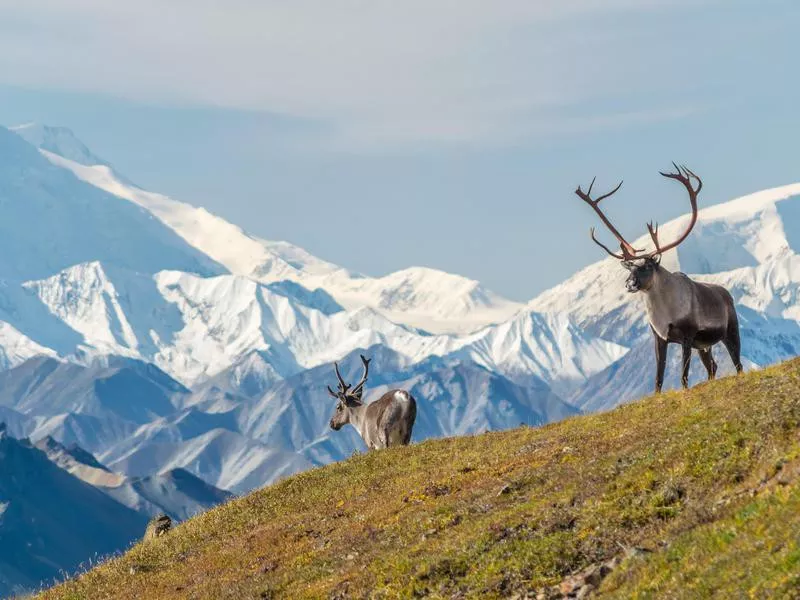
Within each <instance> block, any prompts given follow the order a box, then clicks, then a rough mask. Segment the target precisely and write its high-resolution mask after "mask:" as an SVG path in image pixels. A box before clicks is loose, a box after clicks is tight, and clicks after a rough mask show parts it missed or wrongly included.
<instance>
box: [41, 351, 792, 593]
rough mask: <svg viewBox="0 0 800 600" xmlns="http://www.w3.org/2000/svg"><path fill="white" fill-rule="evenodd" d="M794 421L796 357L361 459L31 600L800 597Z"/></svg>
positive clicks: (253, 500) (223, 512) (259, 495)
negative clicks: (622, 401)
mask: <svg viewBox="0 0 800 600" xmlns="http://www.w3.org/2000/svg"><path fill="white" fill-rule="evenodd" d="M799 424H800V361H793V362H790V363H786V364H784V365H780V366H778V367H775V368H771V369H768V370H765V371H761V372H757V373H751V374H748V375H744V376H740V377H731V378H726V379H723V380H720V381H717V382H715V383H712V384H703V385H700V386H697V387H695V388H694V389H692V390H690V391H689V392H687V393H684V392H673V393H667V394H664V395H661V396H659V397H653V398H647V399H644V400H641V401H639V402H635V403H633V404H630V405H627V406H624V407H622V408H620V409H617V410H615V411H613V412H610V413H607V414H602V415H596V416H588V417H577V418H572V419H569V420H567V421H564V422H561V423H557V424H554V425H551V426H548V427H544V428H541V429H531V428H521V429H517V430H514V431H508V432H503V433H488V434H485V435H479V436H474V437H466V438H457V439H446V440H436V441H429V442H425V443H423V444H419V445H415V446H412V447H409V448H401V449H396V450H389V451H381V452H373V453H370V454H365V455H359V456H356V457H354V458H352V459H351V460H348V461H346V462H343V463H340V464H335V465H331V466H328V467H325V468H322V469H316V470H314V471H311V472H307V473H303V474H301V475H298V476H295V477H292V478H290V479H287V480H284V481H283V482H281V483H278V484H277V485H273V486H271V487H269V488H266V489H264V490H261V491H259V492H256V493H254V494H252V495H250V496H247V497H245V498H242V499H239V500H236V501H234V502H231V503H229V504H227V505H225V506H222V507H219V508H217V509H215V510H212V511H210V512H208V513H206V514H204V515H202V516H200V517H198V518H195V519H193V520H191V521H189V522H188V523H186V524H184V525H182V526H180V527H178V528H177V529H175V530H174V531H173V532H172V533H170V534H169V535H167V536H165V537H162V538H159V539H157V540H154V541H151V542H148V543H145V544H140V545H138V546H136V547H135V548H133V549H132V550H131V551H130V552H129V553H128V554H126V555H125V556H124V557H122V558H119V559H116V560H113V561H111V562H109V563H107V564H105V565H102V566H100V567H99V568H96V569H95V570H93V571H91V572H89V573H88V574H85V575H83V576H81V577H80V578H78V579H77V580H74V581H70V582H68V583H66V584H64V585H62V586H60V587H57V588H55V589H53V590H50V591H47V592H45V593H44V594H42V595H41V597H42V598H71V599H84V598H85V599H87V600H88V599H91V600H97V599H100V598H112V597H113V598H215V599H216V598H237V599H238V598H350V597H353V598H360V597H366V596H368V597H374V598H413V597H426V598H474V597H478V598H508V597H517V598H526V597H530V598H536V597H537V596H538V597H540V598H551V597H559V592H558V590H563V591H567V590H569V589H570V588H572V587H574V586H575V585H578V586H579V585H580V584H585V583H590V584H596V585H597V586H599V587H598V588H597V589H596V590H595V591H594V593H595V594H596V595H597V596H598V597H608V598H675V597H678V598H684V597H688V598H693V597H700V598H705V597H710V596H716V597H719V598H726V599H728V598H739V597H749V598H766V597H781V598H800V592H798V589H799V586H800V478H799V477H798V476H799V475H800V429H799V428H798V426H799ZM609 570H610V574H608V575H607V576H606V572H607V571H609ZM576 574H579V575H578V576H577V577H576V576H575V575H576ZM576 582H577V584H576ZM575 589H576V591H577V590H578V589H580V588H579V587H578V588H575ZM590 589H591V588H590V587H586V590H585V591H584V592H583V593H586V592H588V591H589V590H590Z"/></svg>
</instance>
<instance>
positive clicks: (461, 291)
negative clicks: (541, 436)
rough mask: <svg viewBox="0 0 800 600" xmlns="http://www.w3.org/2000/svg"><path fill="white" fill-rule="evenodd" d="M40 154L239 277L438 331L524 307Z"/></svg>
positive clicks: (464, 282) (451, 279)
mask: <svg viewBox="0 0 800 600" xmlns="http://www.w3.org/2000/svg"><path fill="white" fill-rule="evenodd" d="M42 154H43V155H44V156H45V157H46V158H47V159H48V160H50V162H52V163H53V164H54V165H57V166H59V167H62V168H64V169H67V170H69V171H70V172H72V173H73V174H74V175H75V176H77V177H78V178H79V179H81V180H82V181H85V182H87V183H89V184H91V185H93V186H95V187H98V188H100V189H102V190H104V191H106V192H108V193H110V194H114V195H115V196H118V197H120V198H124V199H125V200H128V201H130V202H132V203H134V204H136V205H138V206H141V207H142V208H144V209H146V210H148V211H149V212H151V213H152V214H153V215H154V216H155V217H157V218H158V219H159V220H161V221H162V222H163V223H164V224H165V225H166V226H168V227H170V228H171V229H172V230H173V231H174V232H175V233H177V234H178V235H179V236H181V237H182V238H183V239H184V240H185V241H186V242H187V243H189V244H190V245H192V246H193V247H195V248H197V249H198V250H200V251H201V252H203V253H205V254H206V255H208V256H209V257H211V258H212V259H214V261H216V262H217V263H219V264H221V265H224V266H225V267H226V268H227V269H228V270H230V272H231V273H233V274H236V275H241V276H244V277H248V278H251V279H254V280H256V281H259V282H261V283H274V282H282V281H287V280H288V281H292V282H295V283H299V284H301V285H303V286H304V287H305V288H308V289H310V290H313V289H316V288H322V289H324V290H326V291H327V292H328V293H329V294H330V295H331V296H333V298H334V299H335V300H336V301H337V302H339V303H340V304H342V305H343V306H345V307H346V308H349V309H353V308H356V307H362V306H368V307H371V308H374V309H376V310H378V311H379V312H381V313H382V314H384V315H385V316H386V317H387V318H389V319H390V320H394V321H397V322H399V323H404V324H407V325H410V326H413V327H420V328H422V329H426V330H429V331H434V332H440V333H448V332H465V331H474V330H476V329H479V328H480V327H483V326H485V325H486V324H489V323H498V322H501V321H503V320H505V319H506V318H508V317H509V316H511V315H512V314H514V313H515V312H516V311H517V310H519V309H520V308H521V306H520V305H519V304H518V303H515V302H511V301H509V300H506V299H505V298H502V297H501V296H499V295H497V294H495V293H494V292H491V291H490V290H487V289H486V288H484V287H483V286H481V285H480V283H478V282H477V281H474V280H471V279H467V278H465V277H460V276H458V275H452V274H450V273H445V272H442V271H437V270H435V269H428V268H423V267H413V268H409V269H405V270H402V271H398V272H396V273H391V274H389V275H386V276H385V277H380V278H371V277H365V276H362V275H357V274H354V273H351V272H349V271H347V270H346V269H342V268H341V267H338V266H336V265H333V264H331V263H328V262H326V261H323V260H320V259H318V258H316V257H314V256H312V255H311V254H309V253H308V252H306V251H305V250H303V249H301V248H298V247H297V246H293V245H292V244H289V243H287V242H269V241H266V240H262V239H260V238H257V237H254V236H251V235H248V234H247V233H245V232H244V231H242V229H241V228H239V227H237V226H235V225H232V224H231V223H228V222H227V221H225V220H223V219H221V218H220V217H218V216H216V215H213V214H211V213H210V212H208V211H207V210H205V209H203V208H196V207H194V206H191V205H189V204H186V203H183V202H179V201H177V200H173V199H172V198H170V197H168V196H164V195H162V194H156V193H152V192H147V191H145V190H142V189H140V188H138V187H136V186H134V185H131V184H129V183H127V182H126V181H125V180H124V179H123V178H121V177H120V176H119V175H118V174H117V173H115V172H114V171H113V169H111V167H109V166H106V165H95V166H91V165H89V166H87V165H85V164H81V163H80V162H76V161H74V160H69V158H65V157H64V156H59V155H58V154H56V153H53V152H50V151H48V150H46V149H43V150H42Z"/></svg>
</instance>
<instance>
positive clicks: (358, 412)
mask: <svg viewBox="0 0 800 600" xmlns="http://www.w3.org/2000/svg"><path fill="white" fill-rule="evenodd" d="M366 421H367V404H366V403H364V404H360V405H358V406H351V407H350V424H351V425H352V426H353V427H355V428H356V430H357V431H358V433H359V434H361V439H363V440H366V439H367V438H366V431H367V423H366Z"/></svg>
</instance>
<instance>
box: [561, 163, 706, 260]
mask: <svg viewBox="0 0 800 600" xmlns="http://www.w3.org/2000/svg"><path fill="white" fill-rule="evenodd" d="M672 164H673V165H674V167H675V170H676V171H677V173H664V172H662V171H659V173H661V175H663V176H664V177H668V178H669V179H675V180H676V181H680V182H681V183H682V184H683V185H684V186H685V187H686V190H687V191H688V192H689V202H690V204H691V206H692V217H691V219H690V220H689V225H688V227H687V228H686V229H685V230H684V232H683V233H682V234H681V236H680V237H679V238H678V239H677V240H675V241H674V242H671V243H669V244H667V245H666V246H662V245H661V242H659V240H658V224H653V222H652V221H650V222H649V223H648V224H647V231H648V232H649V233H650V239H651V240H653V245H654V246H655V250H653V251H652V252H648V253H647V254H642V253H643V252H644V250H639V249H637V248H634V247H633V246H631V245H630V244H629V243H628V242H627V241H626V240H625V238H623V237H622V235H621V234H620V232H619V231H617V229H616V227H614V225H612V224H611V221H609V220H608V218H607V217H606V216H605V214H603V211H602V210H600V207H599V204H600V201H601V200H605V199H606V198H608V197H609V196H611V195H613V194H615V193H616V192H617V191H618V190H619V188H620V187H622V182H621V181H620V182H619V185H618V186H617V187H615V188H614V189H613V190H611V191H610V192H608V193H607V194H603V195H602V196H600V197H599V198H597V200H593V199H592V197H591V194H592V186H594V181H595V179H596V178H595V179H592V183H591V184H589V190H588V191H586V192H584V191H583V190H582V189H581V188H580V186H578V189H577V190H575V193H576V194H577V195H578V196H579V197H580V198H581V199H582V200H583V201H584V202H586V203H587V204H588V205H589V206H591V207H592V209H593V210H594V211H595V212H596V213H597V215H598V216H599V217H600V219H601V220H602V221H603V223H604V224H605V226H606V227H608V229H609V231H611V233H613V234H614V237H616V238H617V240H618V241H619V247H620V250H622V254H617V253H616V252H612V251H611V250H609V248H608V247H607V246H606V245H605V244H603V243H602V242H600V240H598V239H597V237H595V235H594V227H592V228H591V229H590V230H589V233H590V235H591V236H592V241H594V243H595V244H597V245H598V246H600V247H601V248H602V249H603V250H605V251H606V252H608V253H609V254H610V255H611V256H613V257H614V258H617V259H619V260H634V259H637V258H653V257H654V256H658V255H660V254H663V253H664V252H666V251H667V250H672V249H673V248H675V247H676V246H678V245H679V244H680V243H681V242H683V240H685V239H686V238H687V237H688V236H689V234H690V233H691V231H692V229H693V228H694V225H695V223H696V222H697V194H699V193H700V190H701V189H703V182H702V180H701V179H700V178H699V177H698V176H697V175H695V174H694V173H693V172H692V171H690V170H689V169H688V168H687V167H685V166H684V165H681V166H678V165H677V164H675V163H674V162H673V163H672ZM692 179H694V180H695V181H697V189H695V187H694V186H693V185H692Z"/></svg>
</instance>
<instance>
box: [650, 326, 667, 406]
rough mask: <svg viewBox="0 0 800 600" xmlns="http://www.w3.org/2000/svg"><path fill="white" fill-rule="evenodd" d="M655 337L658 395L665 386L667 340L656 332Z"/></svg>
mask: <svg viewBox="0 0 800 600" xmlns="http://www.w3.org/2000/svg"><path fill="white" fill-rule="evenodd" d="M653 337H654V338H655V340H656V394H660V393H661V386H663V385H664V369H666V368H667V340H662V339H661V337H660V336H659V335H658V334H657V333H656V332H655V330H653Z"/></svg>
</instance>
